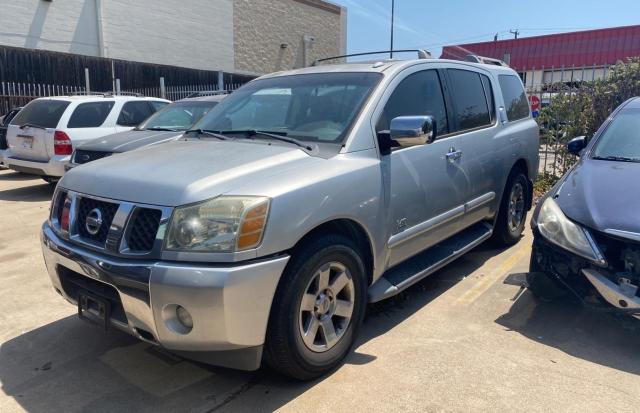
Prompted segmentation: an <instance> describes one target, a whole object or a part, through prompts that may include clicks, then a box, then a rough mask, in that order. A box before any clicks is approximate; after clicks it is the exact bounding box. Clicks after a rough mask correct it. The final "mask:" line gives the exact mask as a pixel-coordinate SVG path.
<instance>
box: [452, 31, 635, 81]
mask: <svg viewBox="0 0 640 413" xmlns="http://www.w3.org/2000/svg"><path fill="white" fill-rule="evenodd" d="M468 54H477V55H481V56H487V57H493V58H496V59H501V60H504V57H505V54H509V55H510V61H509V65H510V66H511V67H512V68H514V69H516V70H526V69H534V68H538V69H540V68H543V67H545V68H551V67H556V68H559V67H563V66H564V67H572V66H576V67H580V66H594V65H595V66H604V65H607V64H615V63H616V62H617V61H619V60H625V59H627V58H629V57H635V56H640V25H636V26H625V27H613V28H607V29H598V30H587V31H581V32H572V33H559V34H550V35H545V36H534V37H524V38H520V39H510V40H498V41H490V42H482V43H469V44H462V45H457V46H445V47H444V48H443V50H442V56H441V57H442V58H448V59H458V60H462V59H464V58H465V57H466V56H467V55H468Z"/></svg>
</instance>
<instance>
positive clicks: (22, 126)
mask: <svg viewBox="0 0 640 413" xmlns="http://www.w3.org/2000/svg"><path fill="white" fill-rule="evenodd" d="M24 128H38V129H47V128H46V127H44V126H41V125H36V124H35V123H23V124H22V125H20V129H24Z"/></svg>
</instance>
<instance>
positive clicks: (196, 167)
mask: <svg viewBox="0 0 640 413" xmlns="http://www.w3.org/2000/svg"><path fill="white" fill-rule="evenodd" d="M318 160H319V158H314V157H312V156H310V155H308V154H307V153H305V152H304V151H302V150H300V149H296V148H293V147H288V146H282V145H277V144H276V145H273V144H272V145H269V144H267V143H266V142H261V143H258V142H250V141H235V142H234V141H226V142H218V141H212V140H191V139H187V140H179V141H174V142H169V143H167V144H164V145H156V146H150V147H148V148H143V149H140V150H137V151H132V152H126V153H123V154H119V155H118V156H113V157H107V158H103V159H100V160H97V161H94V162H90V163H87V164H84V165H82V166H81V167H78V168H73V169H72V170H70V171H69V172H68V173H67V174H65V175H64V177H63V178H62V180H61V181H60V183H59V186H61V187H63V188H67V189H70V190H72V191H77V192H80V193H84V194H89V195H95V196H100V197H105V198H111V199H117V200H122V201H129V202H136V203H144V204H152V205H162V206H178V205H185V204H189V203H193V202H199V201H203V200H206V199H209V198H213V197H216V196H218V195H221V194H224V193H226V192H229V191H231V190H233V189H234V188H239V187H241V186H242V185H244V184H246V183H247V182H251V181H250V180H252V179H265V178H268V177H270V176H274V175H277V174H281V173H282V172H284V171H289V170H291V169H293V168H295V169H297V170H304V168H305V167H306V166H308V165H310V164H311V163H314V162H317V161H318ZM242 195H268V194H242Z"/></svg>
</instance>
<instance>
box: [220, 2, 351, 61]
mask: <svg viewBox="0 0 640 413" xmlns="http://www.w3.org/2000/svg"><path fill="white" fill-rule="evenodd" d="M233 24H234V49H235V68H236V70H237V71H246V72H252V73H269V72H274V71H278V70H286V69H292V68H298V67H303V66H304V65H305V62H304V61H303V60H304V54H305V52H304V49H305V42H304V40H303V36H305V35H306V36H310V37H313V38H314V39H315V41H313V42H307V44H308V45H307V56H306V60H307V62H306V63H307V64H311V63H312V62H313V61H314V60H315V59H316V58H322V57H327V56H336V55H340V54H343V53H344V51H345V48H346V47H345V45H346V10H345V9H343V8H341V7H338V6H334V5H332V4H327V3H324V2H321V1H316V0H261V1H259V2H258V1H252V0H234V7H233ZM283 44H286V48H282V47H281V45H283Z"/></svg>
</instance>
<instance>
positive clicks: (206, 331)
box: [41, 223, 289, 370]
mask: <svg viewBox="0 0 640 413" xmlns="http://www.w3.org/2000/svg"><path fill="white" fill-rule="evenodd" d="M41 238H42V250H43V253H44V260H45V263H46V267H47V270H48V272H49V276H50V278H51V282H52V283H53V286H54V288H55V289H56V291H58V293H60V294H61V295H62V296H64V297H65V298H66V299H67V300H68V301H70V302H71V303H74V304H77V290H78V289H82V290H86V289H88V290H89V291H88V292H90V293H92V294H99V295H102V296H104V297H109V299H110V300H112V301H113V303H112V305H113V306H114V311H113V312H112V314H113V315H112V317H111V319H110V323H111V325H112V326H115V327H117V328H119V329H121V330H124V331H126V332H128V333H130V334H132V335H134V336H136V337H138V338H139V339H141V340H145V341H148V342H151V343H154V344H158V345H160V346H162V347H164V348H166V349H168V350H171V351H174V352H176V353H178V354H182V355H184V356H185V357H188V358H193V359H198V360H200V361H204V362H208V363H211V364H215V365H221V366H225V367H232V368H238V369H244V370H255V369H257V368H258V367H259V366H260V359H261V355H262V345H263V344H264V339H265V334H266V329H267V323H268V319H269V312H270V309H271V303H272V300H273V296H274V294H275V291H276V287H277V285H278V281H279V280H280V275H281V274H282V272H283V270H284V268H285V266H286V264H287V262H288V260H289V256H279V257H275V258H272V259H268V260H261V261H254V262H250V263H244V264H239V265H214V264H212V265H207V264H200V263H198V264H190V263H179V262H162V261H140V260H132V259H115V258H113V257H107V256H101V255H100V254H96V253H94V252H89V251H87V250H86V249H83V248H81V247H77V246H75V245H74V244H71V243H69V242H67V241H65V240H63V239H61V238H60V237H58V236H57V234H56V233H55V232H54V231H53V230H52V228H51V227H50V226H49V224H48V223H45V224H44V225H43V227H42V233H41ZM109 291H111V292H112V294H111V295H110V294H109ZM176 305H180V306H182V307H184V308H186V309H187V311H189V313H190V314H191V316H192V319H193V328H192V330H191V331H189V332H188V333H186V334H184V333H181V332H180V331H179V330H180V329H176V328H175V322H176V318H175V306H176Z"/></svg>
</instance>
